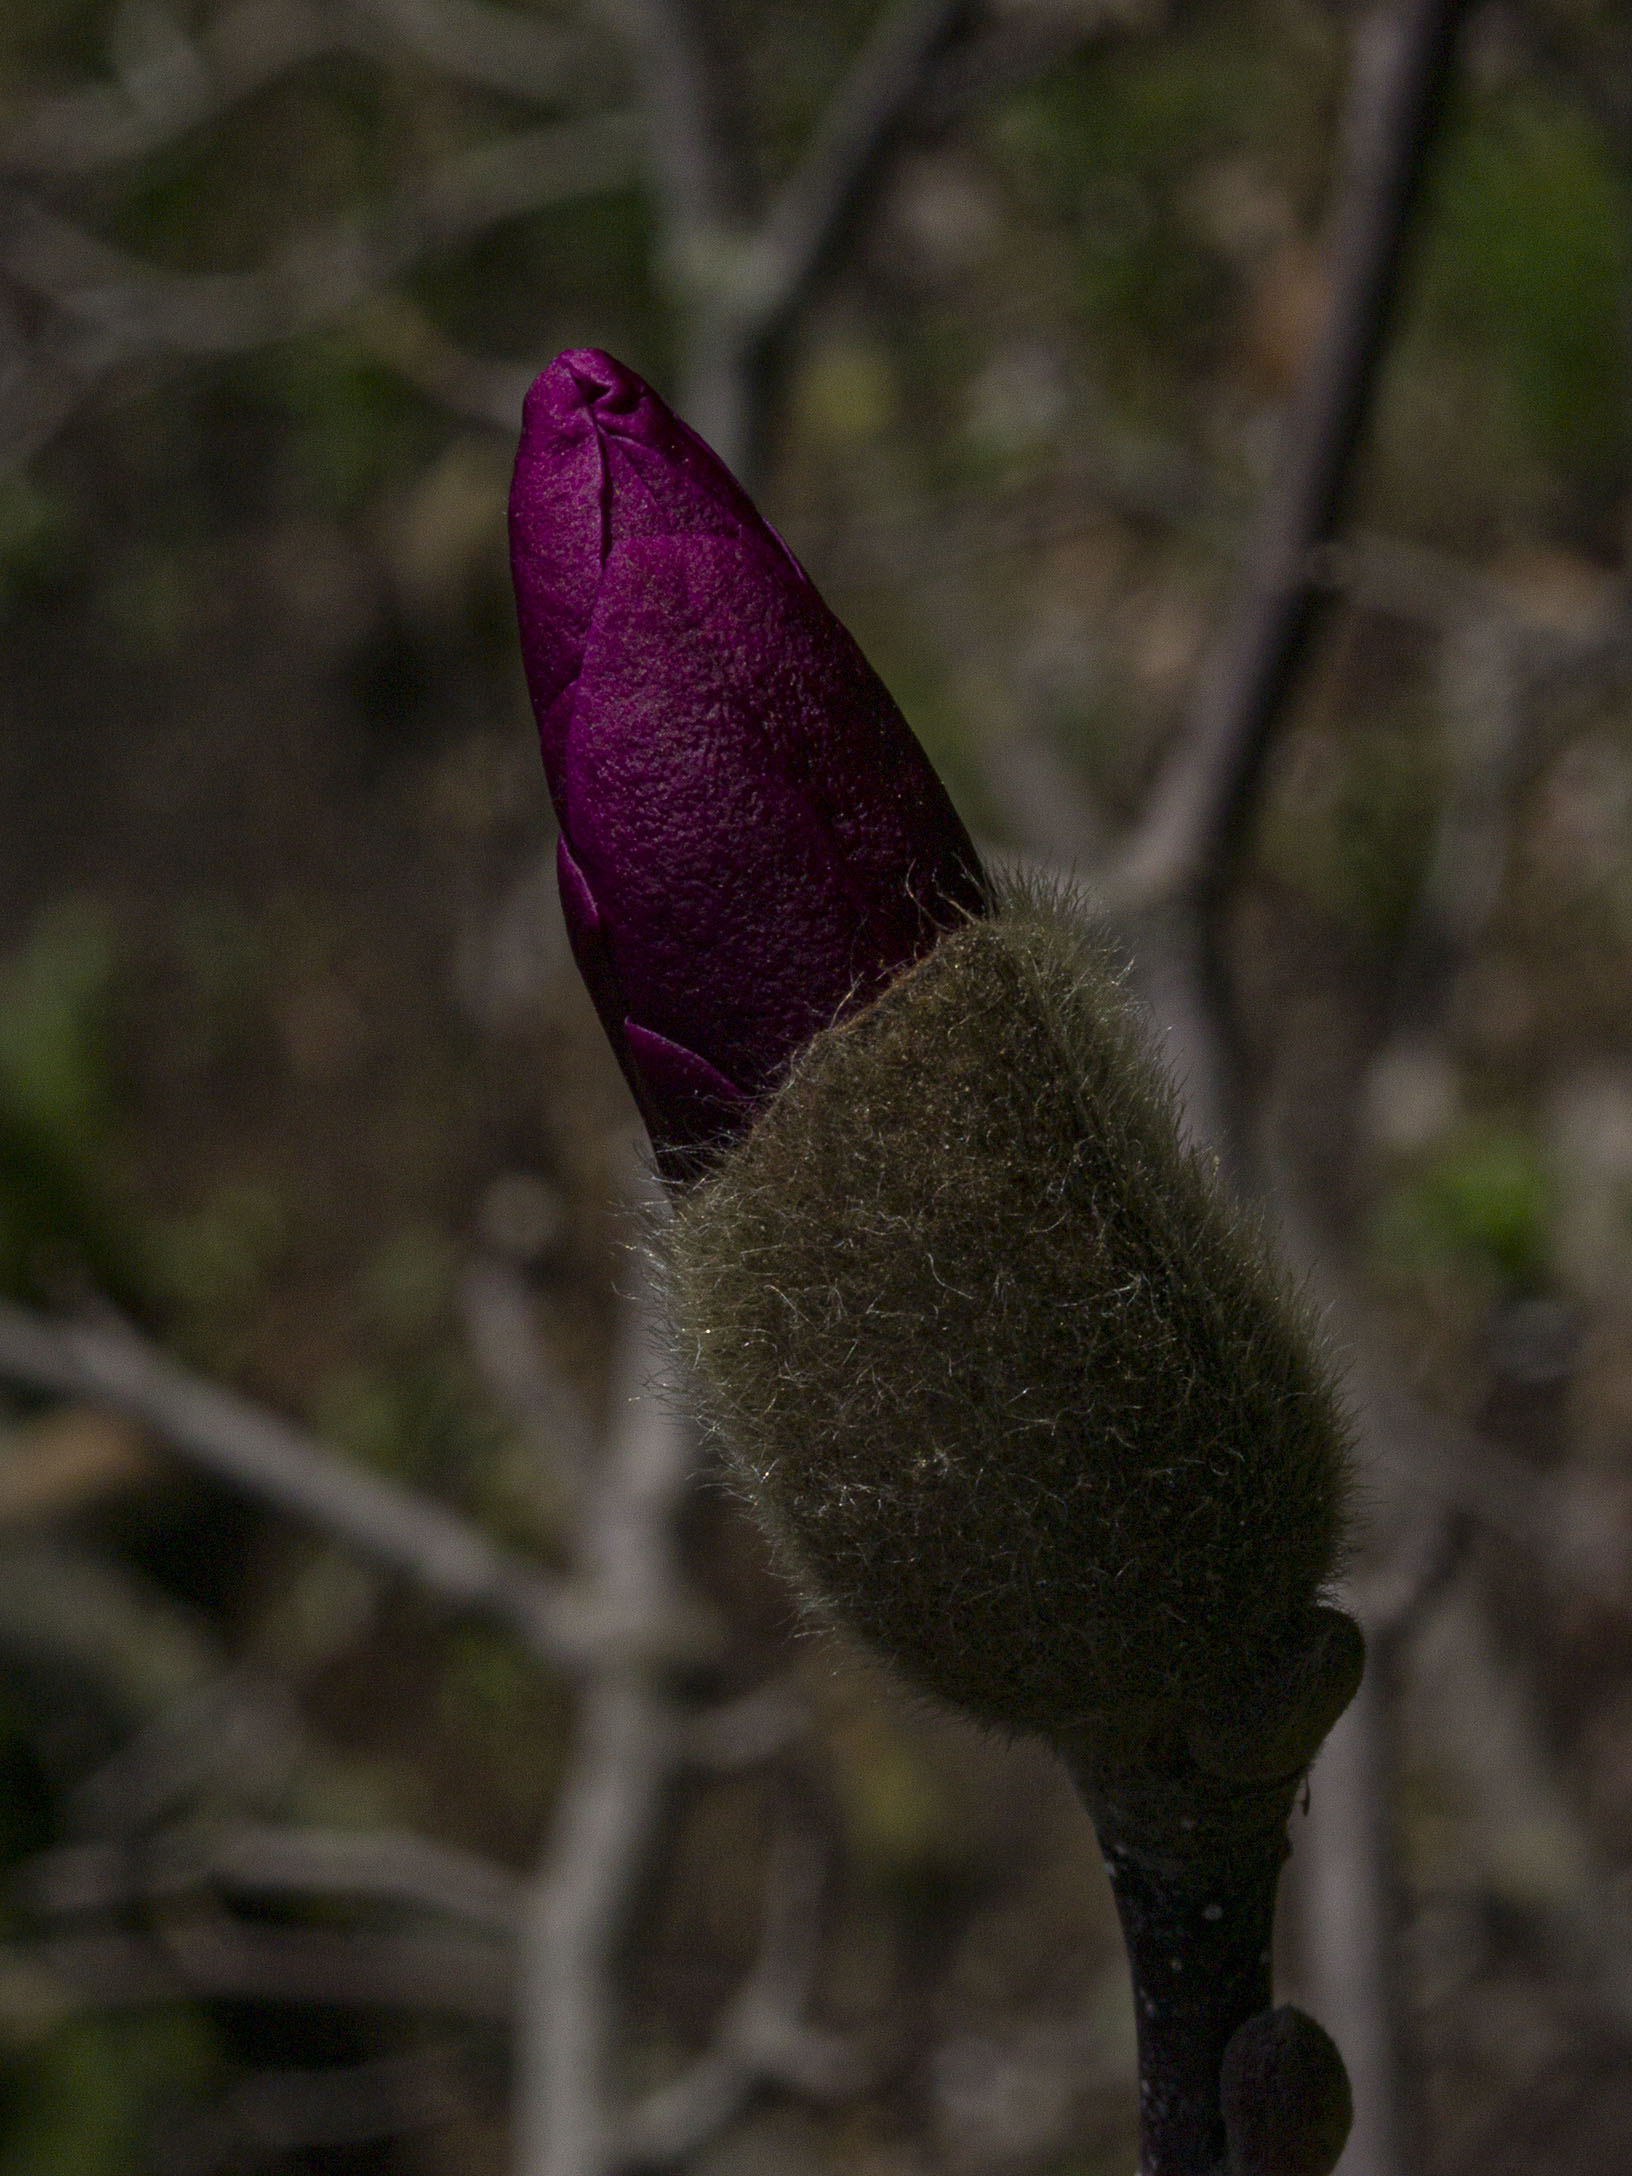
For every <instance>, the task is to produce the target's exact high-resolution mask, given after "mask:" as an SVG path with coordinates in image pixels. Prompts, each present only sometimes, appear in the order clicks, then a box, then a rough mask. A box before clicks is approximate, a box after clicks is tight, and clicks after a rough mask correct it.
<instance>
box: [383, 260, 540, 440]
mask: <svg viewBox="0 0 1632 2176" xmlns="http://www.w3.org/2000/svg"><path fill="white" fill-rule="evenodd" d="M355 330H356V332H357V334H358V336H359V337H360V338H361V339H362V340H363V341H364V343H365V344H366V345H367V346H368V347H369V348H371V349H372V350H373V352H374V353H375V355H376V356H378V358H379V359H380V361H381V362H382V363H384V364H386V365H387V367H388V368H390V369H392V370H394V371H396V372H397V374H398V375H399V376H400V377H403V378H406V379H407V380H408V382H409V384H410V385H415V386H418V388H419V390H420V391H421V392H422V393H425V394H427V395H428V396H429V397H430V398H431V399H432V400H434V401H439V402H440V403H441V405H442V406H443V407H444V408H446V409H447V410H448V411H449V412H450V414H452V415H456V416H460V417H462V418H463V419H464V420H465V421H466V422H470V423H482V424H486V425H487V426H488V428H489V429H491V430H495V431H502V432H503V433H504V435H505V436H506V437H507V438H514V437H515V435H516V431H517V428H518V426H519V424H520V420H521V404H522V401H523V400H524V399H525V398H526V394H527V388H528V386H529V385H530V384H531V383H532V379H533V373H532V372H531V371H530V370H527V369H525V368H523V366H522V365H521V364H519V363H501V362H493V361H490V360H488V359H486V358H485V357H482V356H476V355H468V354H466V352H465V351H464V349H463V348H461V347H459V346H458V345H457V343H456V342H454V341H452V340H450V339H449V338H448V336H447V334H446V333H444V332H443V331H442V330H441V328H440V327H439V326H437V325H433V324H432V322H431V320H430V319H429V318H428V317H427V316H426V315H425V313H424V311H423V310H421V309H419V308H417V307H416V305H415V304H413V303H412V302H410V301H409V300H408V299H407V297H406V296H404V295H400V294H384V295H381V296H380V297H379V299H378V300H377V301H375V302H373V303H371V304H370V305H369V306H368V308H367V309H365V310H364V311H363V312H362V314H361V315H360V316H359V317H358V319H357V320H356V325H355Z"/></svg>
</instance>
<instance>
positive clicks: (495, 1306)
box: [460, 1255, 591, 1495]
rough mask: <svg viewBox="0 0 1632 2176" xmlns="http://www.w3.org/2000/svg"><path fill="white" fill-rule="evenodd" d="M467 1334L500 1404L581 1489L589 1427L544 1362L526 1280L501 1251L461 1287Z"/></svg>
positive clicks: (551, 1466)
mask: <svg viewBox="0 0 1632 2176" xmlns="http://www.w3.org/2000/svg"><path fill="white" fill-rule="evenodd" d="M460 1300H461V1303H462V1305H461V1312H462V1314H463V1316H464V1326H465V1340H466V1343H467V1344H468V1346H469V1348H470V1354H471V1358H472V1360H473V1361H474V1362H475V1364H476V1369H477V1372H478V1374H479V1375H480V1376H481V1379H482V1382H483V1384H484V1386H485V1387H486V1389H487V1391H488V1393H489V1395H490V1396H491V1397H492V1399H493V1401H494V1403H495V1404H496V1405H497V1406H498V1407H499V1409H500V1411H501V1412H503V1413H504V1414H505V1415H506V1416H507V1418H508V1419H509V1420H511V1421H512V1422H513V1423H514V1425H515V1426H516V1427H517V1428H519V1429H520V1430H521V1431H522V1433H523V1435H524V1436H525V1438H526V1440H527V1442H528V1443H529V1444H530V1445H531V1446H532V1449H533V1454H534V1456H535V1458H536V1459H537V1461H538V1463H539V1465H540V1466H541V1467H542V1468H544V1469H545V1470H546V1471H547V1472H548V1474H549V1477H550V1478H551V1479H552V1480H553V1481H554V1482H555V1483H556V1484H557V1485H558V1486H560V1487H561V1488H562V1489H563V1490H564V1491H565V1492H566V1493H567V1494H569V1495H571V1494H575V1493H576V1491H577V1489H578V1487H579V1485H580V1484H581V1482H582V1479H583V1476H584V1473H585V1472H586V1470H587V1468H588V1465H589V1461H590V1455H591V1436H590V1429H589V1424H588V1422H587V1420H586V1419H585V1417H584V1414H583V1413H582V1412H581V1411H580V1410H579V1409H578V1407H577V1405H576V1402H575V1401H574V1400H573V1399H572V1398H571V1397H569V1396H568V1394H567V1392H566V1390H565V1389H564V1388H563V1386H562V1384H561V1383H560V1381H559V1380H558V1378H557V1377H556V1375H555V1374H554V1372H553V1371H552V1370H551V1369H550V1368H549V1367H548V1366H547V1365H546V1364H545V1360H544V1355H543V1352H542V1350H541V1348H540V1345H539V1338H538V1330H537V1327H536V1325H535V1323H534V1320H533V1310H532V1304H531V1300H530V1298H529V1294H528V1290H527V1284H526V1280H525V1279H524V1278H522V1277H521V1276H519V1275H518V1274H517V1272H516V1271H515V1270H513V1269H511V1268H510V1267H509V1265H508V1264H507V1263H505V1262H502V1261H500V1260H499V1259H498V1258H497V1256H494V1255H481V1256H478V1257H477V1259H476V1260H475V1261H473V1262H472V1263H471V1265H470V1268H469V1269H468V1270H467V1271H466V1273H465V1279H464V1283H463V1286H462V1287H461V1290H460Z"/></svg>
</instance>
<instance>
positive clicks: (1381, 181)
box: [1117, 0, 1465, 920]
mask: <svg viewBox="0 0 1632 2176" xmlns="http://www.w3.org/2000/svg"><path fill="white" fill-rule="evenodd" d="M1464 4H1465V0H1405V5H1404V6H1403V7H1402V8H1401V9H1400V10H1399V11H1398V12H1397V13H1395V12H1394V11H1392V10H1391V11H1389V12H1388V13H1387V14H1385V15H1382V16H1379V17H1375V18H1373V19H1372V20H1371V21H1370V22H1369V23H1368V24H1366V25H1365V26H1364V27H1363V29H1362V31H1361V33H1360V35H1359V39H1358V49H1357V53H1356V64H1355V84H1354V93H1353V97H1352V100H1351V106H1350V120H1349V129H1348V134H1349V150H1348V170H1347V173H1346V175H1345V177H1344V181H1343V185H1342V193H1341V198H1340V204H1339V211H1338V217H1337V231H1336V237H1335V240H1334V244H1333V250H1332V274H1331V302H1330V305H1329V308H1328V313H1327V318H1326V323H1325V326H1324V329H1323V332H1322V335H1321V338H1320V341H1319V344H1318V346H1317V348H1316V350H1315V353H1314V355H1313V358H1312V360H1311V362H1310V365H1309V368H1308V371H1307V373H1306V375H1305V378H1304V383H1303V387H1302V391H1301V393H1300V396H1299V399H1298V403H1297V408H1296V412H1295V413H1294V415H1293V416H1292V417H1291V418H1290V419H1289V423H1288V429H1287V439H1286V456H1285V460H1284V463H1283V468H1282V473H1281V476H1280V478H1279V480H1278V481H1277V483H1276V484H1275V486H1274V488H1273V489H1272V491H1271V493H1270V496H1269V499H1268V502H1267V503H1266V506H1265V509H1264V515H1263V521H1262V526H1261V528H1260V531H1259V535H1258V540H1257V544H1256V546H1255V549H1254V552H1253V559H1252V567H1251V572H1250V574H1249V577H1248V584H1247V593H1246V595H1245V597H1244V598H1243V599H1242V601H1241V604H1240V606H1239V607H1238V609H1237V610H1236V611H1235V612H1234V613H1232V615H1231V617H1230V620H1229V622H1228V624H1227V627H1226V631H1225V633H1224V635H1223V636H1222V638H1221V640H1220V643H1219V647H1218V651H1217V654H1216V656H1215V658H1214V660H1213V662H1212V664H1211V665H1210V667H1209V668H1208V669H1207V670H1206V671H1205V672H1204V673H1203V675H1202V678H1201V681H1200V683H1199V685H1198V688H1197V693H1196V697H1195V701H1194V703H1193V705H1192V708H1191V712H1190V716H1189V719H1188V720H1187V723H1186V726H1185V730H1184V732H1183V734H1182V735H1181V737H1180V740H1179V743H1178V746H1177V749H1176V752H1175V755H1174V757H1173V760H1172V762H1171V764H1170V766H1169V768H1168V770H1167V771H1166V773H1165V774H1164V775H1163V777H1162V779H1161V780H1160V782H1159V784H1158V787H1157V790H1156V793H1155V795H1154V796H1153V798H1152V803H1151V807H1150V811H1149V814H1148V816H1147V817H1146V818H1145V820H1144V821H1143V822H1142V824H1141V826H1140V829H1139V833H1138V836H1137V837H1136V839H1135V840H1134V842H1133V845H1132V848H1131V850H1130V852H1129V854H1128V855H1127V857H1126V859H1125V861H1124V863H1123V865H1122V867H1121V869H1120V871H1119V872H1118V878H1117V889H1118V892H1119V895H1120V896H1121V897H1122V898H1123V899H1124V900H1125V901H1126V902H1127V903H1128V904H1129V905H1130V906H1132V905H1136V904H1145V903H1148V902H1149V901H1151V900H1152V899H1155V898H1159V897H1168V896H1171V895H1172V894H1174V893H1175V892H1178V893H1187V892H1190V891H1199V892H1200V894H1201V895H1202V904H1203V907H1204V908H1205V907H1206V906H1207V905H1210V904H1211V903H1212V902H1215V901H1216V900H1217V899H1218V898H1219V897H1220V896H1221V894H1222V891H1223V888H1224V886H1225V884H1226V883H1227V882H1228V879H1229V876H1230V875H1231V873H1232V872H1233V867H1234V861H1235V855H1236V850H1237V847H1238V844H1239V840H1240V835H1241V830H1242V826H1243V821H1244V817H1245V814H1246V811H1247V808H1248V806H1249V804H1250V803H1251V801H1252V798H1253V795H1254V793H1255V790H1256V787H1257V782H1258V779H1259V776H1260V774H1261V771H1262V768H1263V764H1264V761H1265V758H1266V756H1267V754H1268V751H1269V746H1270V739H1271V735H1272V733H1273V731H1274V729H1275V727H1276V725H1277V724H1278V722H1279V716H1280V710H1281V706H1282V701H1283V698H1284V696H1285V694H1286V692H1287V690H1288V688H1289V686H1290V684H1291V680H1292V676H1293V674H1294V672H1295V671H1296V669H1297V665H1298V663H1299V661H1300V659H1301V657H1302V654H1303V651H1304V647H1305V645H1306V643H1307V640H1308V636H1309V632H1310V628H1311V626H1312V623H1313V617H1314V609H1315V604H1316V600H1317V594H1318V592H1317V575H1318V560H1317V557H1316V554H1317V552H1318V549H1319V547H1320V546H1321V545H1323V544H1324V543H1325V542H1326V541H1327V539H1328V538H1329V537H1330V536H1331V534H1332V533H1333V530H1334V528H1335V526H1336V523H1337V521H1338V518H1339V516H1340V513H1341V511H1342V508H1343V504H1344V500H1345V496H1346V492H1347V488H1348V485H1349V481H1350V478H1351V476H1352V474H1353V470H1354V466H1355V461H1356V458H1357V455H1358V452H1359V449H1360V446H1361V444H1362V441H1363V436H1364V430H1365V424H1366V421H1367V417H1368V415H1369V411H1370V406H1371V399H1372V395H1373V392H1374V390H1375V385H1376V378H1377V367H1378V363H1379V361H1380V358H1381V354H1382V347H1383V339H1384V334H1385V331H1386V327H1387V322H1388V316H1389V308H1390V304H1391V303H1392V300H1393V297H1394V293H1395V289H1396V287H1397V285H1398V280H1399V273H1400V267H1401V263H1402V260H1403V255H1404V245H1405V240H1406V233H1407V228H1408V224H1409V220H1410V214H1411V212H1412V209H1413V207H1414V205H1415V202H1416V198H1417V195H1418V191H1419V186H1420V183H1421V180H1422V175H1423V171H1424V168H1425V165H1426V162H1427V156H1428V151H1429V147H1430V145H1431V143H1432V142H1433V139H1434V135H1435V129H1436V124H1437V121H1438V118H1439V112H1440V107H1441V104H1442V101H1443V97H1444V92H1445V87H1446V84H1447V82H1448V80H1449V75H1450V68H1451V59H1452V54H1453V51H1454V48H1455V42H1456V34H1457V31H1458V28H1459V26H1460V23H1461V19H1462V15H1463V12H1464ZM1210 919H1213V920H1216V917H1210Z"/></svg>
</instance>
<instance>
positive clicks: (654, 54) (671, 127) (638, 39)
mask: <svg viewBox="0 0 1632 2176" xmlns="http://www.w3.org/2000/svg"><path fill="white" fill-rule="evenodd" d="M600 8H601V12H602V14H603V15H604V16H605V17H606V19H607V21H608V22H609V23H610V24H611V25H612V26H613V28H614V29H616V30H617V31H618V32H619V34H620V35H621V36H622V38H623V39H624V41H625V43H626V44H627V46H628V48H629V51H630V53H631V55H632V57H633V59H634V64H635V74H636V77H637V79H638V81H639V85H640V101H641V106H642V108H643V110H644V112H645V115H646V120H647V131H648V134H647V145H648V155H649V157H650V159H651V162H652V176H651V178H652V184H653V195H654V199H655V202H656V206H657V209H658V213H659V216H660V217H661V218H662V220H663V221H664V222H665V224H666V226H667V228H668V231H669V236H670V243H669V246H670V248H671V249H673V250H675V251H677V252H679V253H681V254H682V255H684V254H685V253H686V252H688V251H692V250H695V249H697V248H699V247H703V248H706V247H707V246H708V245H709V242H710V241H711V239H712V237H713V236H714V235H715V234H717V233H719V232H721V231H722V230H723V229H724V228H725V227H726V226H727V225H728V223H729V222H730V220H731V217H732V213H733V208H734V203H735V199H736V197H737V194H738V186H737V178H736V175H735V173H734V171H733V162H732V159H731V154H730V152H729V150H728V148H727V145H726V142H725V139H724V136H723V134H722V132H721V130H720V126H719V118H718V115H717V113H716V112H715V110H714V96H713V86H712V84H711V83H710V81H709V71H708V64H707V60H706V57H705V55H704V53H703V50H702V46H701V43H700V41H699V39H698V36H697V31H696V26H695V24H694V23H693V21H692V19H691V17H690V14H689V11H688V6H687V0H600Z"/></svg>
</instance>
